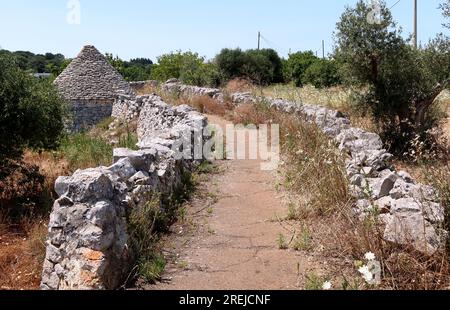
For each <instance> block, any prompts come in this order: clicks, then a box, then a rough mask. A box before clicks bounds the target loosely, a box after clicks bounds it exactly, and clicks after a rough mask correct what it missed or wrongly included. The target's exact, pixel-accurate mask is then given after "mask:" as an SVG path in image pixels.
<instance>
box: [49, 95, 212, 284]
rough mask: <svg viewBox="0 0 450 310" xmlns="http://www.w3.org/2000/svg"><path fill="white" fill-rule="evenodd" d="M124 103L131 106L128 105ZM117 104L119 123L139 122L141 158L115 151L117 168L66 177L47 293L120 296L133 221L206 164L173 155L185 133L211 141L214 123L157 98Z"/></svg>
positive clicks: (55, 219) (58, 187) (55, 217)
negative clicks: (135, 212)
mask: <svg viewBox="0 0 450 310" xmlns="http://www.w3.org/2000/svg"><path fill="white" fill-rule="evenodd" d="M122 99H123V100H122ZM122 99H121V100H118V101H117V105H118V106H117V107H115V111H116V115H117V116H121V117H124V118H131V117H137V118H138V119H139V123H138V132H139V145H140V146H141V147H140V150H138V151H132V150H128V149H115V150H114V164H113V165H111V166H110V167H98V168H91V169H85V170H78V171H76V172H75V173H74V174H73V175H72V176H68V177H59V178H58V179H57V181H56V184H55V191H56V192H57V194H58V196H59V199H58V200H57V201H56V202H55V203H54V206H53V211H52V213H51V216H50V222H49V236H48V241H47V250H46V257H45V262H44V266H43V274H42V283H41V288H42V289H45V290H67V289H71V290H72V289H117V288H119V287H120V286H121V285H123V284H124V281H125V279H126V278H127V276H128V275H129V272H130V268H131V267H132V266H133V262H134V257H133V253H132V251H131V249H130V245H129V242H130V240H129V238H128V233H127V214H128V212H129V211H130V210H131V209H132V208H139V207H141V206H142V205H143V204H145V203H146V202H147V201H148V197H149V196H151V195H152V194H154V193H157V194H158V193H165V194H170V193H173V192H174V190H176V189H177V188H178V187H179V186H180V185H181V184H182V182H183V176H184V175H185V174H186V173H189V172H191V171H193V169H194V168H195V166H196V165H197V164H198V163H199V162H200V161H201V160H198V161H196V160H193V159H192V160H191V159H177V158H175V157H174V154H175V152H174V151H173V150H172V149H171V148H170V147H169V146H170V145H172V144H173V143H174V141H176V140H177V139H178V137H180V136H183V135H185V131H186V130H189V131H191V132H200V133H203V129H204V128H205V127H206V126H207V120H206V117H204V116H202V115H201V114H200V113H197V112H195V111H193V110H192V109H191V108H189V107H187V106H180V107H171V106H169V105H167V104H165V103H164V102H162V100H161V98H159V97H157V96H141V97H139V96H138V97H136V98H135V99H132V98H131V97H129V98H126V99H125V98H122Z"/></svg>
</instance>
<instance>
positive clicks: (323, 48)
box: [322, 40, 325, 59]
mask: <svg viewBox="0 0 450 310" xmlns="http://www.w3.org/2000/svg"><path fill="white" fill-rule="evenodd" d="M322 59H325V40H322Z"/></svg>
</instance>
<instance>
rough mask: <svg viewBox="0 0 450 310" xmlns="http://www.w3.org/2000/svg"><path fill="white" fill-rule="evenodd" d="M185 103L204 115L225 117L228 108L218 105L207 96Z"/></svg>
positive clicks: (194, 98) (191, 99)
mask: <svg viewBox="0 0 450 310" xmlns="http://www.w3.org/2000/svg"><path fill="white" fill-rule="evenodd" d="M186 101H187V102H188V104H189V105H190V106H192V107H193V108H195V109H196V110H197V111H199V112H200V113H204V114H214V115H218V116H225V114H226V113H227V111H228V107H227V106H226V105H225V104H221V103H218V102H217V101H216V100H214V99H212V98H211V97H209V96H200V97H193V98H190V99H188V100H186Z"/></svg>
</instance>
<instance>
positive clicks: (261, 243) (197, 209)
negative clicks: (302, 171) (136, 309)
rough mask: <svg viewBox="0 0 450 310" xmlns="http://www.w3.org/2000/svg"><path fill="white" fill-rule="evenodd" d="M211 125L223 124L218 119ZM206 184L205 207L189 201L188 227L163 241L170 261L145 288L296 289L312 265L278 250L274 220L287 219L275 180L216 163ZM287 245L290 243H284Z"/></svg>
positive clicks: (256, 169) (256, 168) (256, 166)
mask: <svg viewBox="0 0 450 310" xmlns="http://www.w3.org/2000/svg"><path fill="white" fill-rule="evenodd" d="M210 123H215V124H221V125H223V124H224V121H223V120H221V119H218V118H216V117H210ZM218 165H219V167H220V168H221V169H220V171H221V172H220V173H218V174H215V175H213V176H212V177H211V179H210V180H208V185H207V187H208V190H209V191H211V192H210V194H209V196H212V197H214V199H213V202H212V203H211V204H210V206H209V205H208V203H207V202H205V200H204V199H198V200H194V201H192V202H191V205H190V206H189V211H188V215H187V219H188V220H189V221H190V225H186V224H184V225H183V224H177V225H175V226H174V227H173V228H172V229H173V232H174V234H173V235H172V236H170V237H169V238H168V240H167V245H166V249H165V250H166V252H167V253H168V256H170V259H169V264H168V266H167V271H166V274H165V275H164V281H163V282H162V283H159V284H157V285H153V286H149V287H146V289H153V290H164V289H175V290H178V289H183V290H184V289H188V290H197V289H236V290H244V289H255V290H256V289H299V288H303V280H302V276H301V275H304V274H305V273H306V270H307V269H308V267H309V266H310V265H311V264H312V263H311V262H310V259H308V257H307V255H306V254H304V253H300V252H295V251H292V250H280V249H279V247H278V244H277V238H278V236H279V234H280V233H283V234H284V235H285V236H286V238H287V239H290V237H291V236H290V235H288V234H289V232H287V231H286V230H284V229H283V227H282V225H280V223H279V221H277V218H283V217H285V215H286V208H285V207H283V205H282V203H281V199H280V197H279V194H278V193H277V191H276V190H275V176H274V175H273V174H272V173H271V172H266V171H261V169H260V162H259V161H254V160H253V161H252V160H236V161H223V162H219V163H218ZM287 241H289V240H287Z"/></svg>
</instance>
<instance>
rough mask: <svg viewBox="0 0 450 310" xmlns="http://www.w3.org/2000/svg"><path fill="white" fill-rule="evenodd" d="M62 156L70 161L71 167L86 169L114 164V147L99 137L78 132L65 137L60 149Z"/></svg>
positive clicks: (72, 168) (59, 152) (71, 168)
mask: <svg viewBox="0 0 450 310" xmlns="http://www.w3.org/2000/svg"><path fill="white" fill-rule="evenodd" d="M58 154H59V156H60V157H61V158H64V159H66V160H67V162H68V163H69V169H70V170H71V171H74V170H76V169H85V168H90V167H97V166H110V165H111V164H112V159H113V158H112V155H113V147H112V145H111V144H110V143H108V142H107V141H105V140H104V139H102V138H99V137H91V136H90V135H88V134H87V133H77V134H73V135H70V136H67V137H65V138H64V139H63V141H62V143H61V147H60V148H59V150H58Z"/></svg>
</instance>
